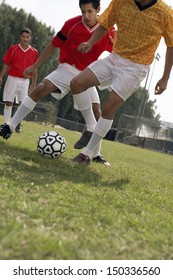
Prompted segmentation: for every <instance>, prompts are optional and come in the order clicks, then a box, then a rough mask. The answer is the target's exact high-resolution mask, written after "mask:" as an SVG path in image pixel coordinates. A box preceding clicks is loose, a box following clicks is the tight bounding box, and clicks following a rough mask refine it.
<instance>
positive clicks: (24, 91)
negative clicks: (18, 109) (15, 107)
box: [15, 79, 29, 104]
mask: <svg viewBox="0 0 173 280" xmlns="http://www.w3.org/2000/svg"><path fill="white" fill-rule="evenodd" d="M28 88H29V79H19V80H18V86H17V90H16V94H15V97H16V103H18V104H19V103H21V102H22V101H23V99H24V98H25V97H26V96H27V95H28Z"/></svg>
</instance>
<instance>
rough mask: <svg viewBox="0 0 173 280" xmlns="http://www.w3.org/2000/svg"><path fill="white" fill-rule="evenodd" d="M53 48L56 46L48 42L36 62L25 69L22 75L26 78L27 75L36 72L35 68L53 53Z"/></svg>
mask: <svg viewBox="0 0 173 280" xmlns="http://www.w3.org/2000/svg"><path fill="white" fill-rule="evenodd" d="M55 48H56V47H55V46H54V45H52V43H51V42H50V43H49V44H48V45H47V47H45V48H44V50H43V51H42V53H41V54H40V56H39V58H38V59H37V60H36V62H35V63H34V64H33V65H31V66H30V67H28V68H26V69H25V71H24V72H23V75H24V77H25V78H27V77H28V76H30V75H32V74H33V73H35V72H37V69H38V68H39V67H40V65H41V64H42V63H43V62H44V61H45V60H47V59H48V57H50V56H51V55H52V54H53V53H54V51H55Z"/></svg>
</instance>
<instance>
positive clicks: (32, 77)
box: [29, 71, 38, 92]
mask: <svg viewBox="0 0 173 280" xmlns="http://www.w3.org/2000/svg"><path fill="white" fill-rule="evenodd" d="M37 73H38V71H35V72H33V73H32V76H31V84H30V86H29V92H30V91H32V90H33V89H34V88H35V86H36V82H37Z"/></svg>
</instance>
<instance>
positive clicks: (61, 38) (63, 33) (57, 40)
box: [51, 20, 71, 48]
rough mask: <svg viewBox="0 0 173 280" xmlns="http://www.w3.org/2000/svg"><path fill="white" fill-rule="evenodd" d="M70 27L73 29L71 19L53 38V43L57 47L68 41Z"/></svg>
mask: <svg viewBox="0 0 173 280" xmlns="http://www.w3.org/2000/svg"><path fill="white" fill-rule="evenodd" d="M70 29H71V20H68V21H66V22H65V23H64V25H63V27H62V28H61V30H60V31H59V32H58V33H57V34H56V36H55V37H54V38H53V40H52V42H51V44H52V45H53V46H55V47H57V48H60V47H62V46H63V45H64V44H65V43H66V40H67V38H68V34H69V32H70Z"/></svg>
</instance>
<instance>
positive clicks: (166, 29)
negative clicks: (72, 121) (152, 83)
mask: <svg viewBox="0 0 173 280" xmlns="http://www.w3.org/2000/svg"><path fill="white" fill-rule="evenodd" d="M98 22H99V24H100V25H99V27H98V28H97V29H96V30H95V32H94V33H93V35H92V36H91V38H90V39H89V40H88V41H85V42H84V43H82V44H81V45H80V46H79V48H78V50H79V51H80V52H82V53H83V55H84V56H85V54H88V53H90V51H91V50H92V48H93V47H94V46H95V44H96V43H97V42H98V41H99V40H100V39H101V38H102V37H103V36H104V35H105V33H106V32H107V30H109V28H110V27H111V26H112V25H114V24H117V28H118V36H117V41H116V45H114V46H113V52H112V53H111V54H110V55H108V56H107V57H106V58H105V59H103V60H97V61H96V62H93V63H92V64H91V65H90V66H89V67H87V68H86V69H85V70H84V71H82V72H81V73H80V74H79V75H77V76H76V77H75V78H74V79H73V80H72V81H71V90H72V93H73V94H74V99H75V102H76V104H77V106H78V107H79V109H80V110H81V113H82V114H83V112H84V114H83V116H84V118H85V117H86V120H87V119H88V118H89V116H90V122H91V117H92V114H91V106H90V103H89V100H88V96H87V95H86V94H85V93H82V94H79V93H81V92H83V90H84V89H85V90H86V89H87V88H90V87H93V86H99V85H102V86H109V87H110V88H111V91H110V93H109V95H108V98H107V99H106V102H105V103H104V105H103V108H102V116H101V117H100V119H99V121H98V123H97V125H96V127H95V130H94V132H93V134H92V137H91V139H90V141H89V143H88V145H87V146H86V147H85V148H84V149H83V151H82V153H80V154H79V155H77V156H76V157H75V158H74V159H73V161H74V162H78V163H80V164H87V163H89V162H90V161H91V159H92V154H93V151H94V149H95V147H97V146H98V145H99V143H100V141H101V140H102V138H103V137H104V136H105V135H106V134H107V132H108V131H109V129H110V128H111V125H112V122H113V118H114V115H115V113H116V111H117V109H118V108H119V107H120V106H121V105H122V104H123V102H124V101H125V100H127V98H129V97H130V96H131V95H132V93H133V92H134V91H135V89H136V88H137V87H138V86H139V85H140V82H141V81H142V80H143V79H144V78H145V77H146V75H147V73H148V71H149V67H150V64H151V63H152V62H153V59H154V57H155V51H156V49H157V47H158V45H159V42H160V40H161V37H163V38H164V40H165V44H166V47H167V50H166V55H165V67H164V70H163V76H162V77H161V79H160V80H159V81H158V82H157V84H156V87H155V94H161V93H162V92H163V91H164V90H165V89H166V87H167V83H168V79H169V76H170V72H171V69H172V64H173V11H172V8H171V7H169V6H168V5H167V4H166V3H164V1H162V0H138V1H137V0H136V1H135V0H112V1H111V3H110V4H109V6H108V8H107V9H106V10H105V11H104V12H103V13H102V14H101V15H100V16H99V18H98ZM93 122H94V119H93Z"/></svg>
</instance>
